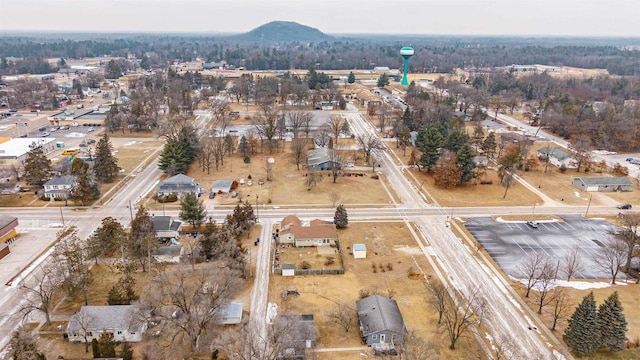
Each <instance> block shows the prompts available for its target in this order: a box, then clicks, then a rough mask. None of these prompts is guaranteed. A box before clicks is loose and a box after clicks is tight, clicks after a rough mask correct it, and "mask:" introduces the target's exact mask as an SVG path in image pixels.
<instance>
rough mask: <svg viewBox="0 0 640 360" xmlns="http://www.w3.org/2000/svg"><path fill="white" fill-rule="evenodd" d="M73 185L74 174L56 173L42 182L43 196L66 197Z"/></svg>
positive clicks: (74, 181) (50, 197)
mask: <svg viewBox="0 0 640 360" xmlns="http://www.w3.org/2000/svg"><path fill="white" fill-rule="evenodd" d="M74 186H76V176H75V175H56V176H54V177H53V178H52V179H51V180H49V181H47V182H46V183H45V184H44V196H46V197H48V198H49V199H68V198H69V193H70V192H71V190H72V189H73V187H74Z"/></svg>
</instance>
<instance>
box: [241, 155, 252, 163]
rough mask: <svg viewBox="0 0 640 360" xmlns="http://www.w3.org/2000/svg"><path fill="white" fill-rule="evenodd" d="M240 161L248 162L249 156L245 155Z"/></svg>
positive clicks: (249, 160)
mask: <svg viewBox="0 0 640 360" xmlns="http://www.w3.org/2000/svg"><path fill="white" fill-rule="evenodd" d="M242 161H244V163H245V164H248V163H250V162H251V158H250V157H249V156H245V157H244V158H243V159H242Z"/></svg>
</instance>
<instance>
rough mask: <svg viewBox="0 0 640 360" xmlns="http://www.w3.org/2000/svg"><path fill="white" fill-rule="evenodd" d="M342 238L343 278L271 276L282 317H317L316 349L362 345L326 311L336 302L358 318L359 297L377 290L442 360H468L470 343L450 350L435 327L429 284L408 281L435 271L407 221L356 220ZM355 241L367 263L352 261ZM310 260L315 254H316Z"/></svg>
mask: <svg viewBox="0 0 640 360" xmlns="http://www.w3.org/2000/svg"><path fill="white" fill-rule="evenodd" d="M339 238H340V246H341V248H342V251H343V260H344V266H345V274H344V275H325V276H295V277H282V276H278V275H273V276H271V277H270V285H269V286H270V289H271V291H270V293H269V300H270V301H271V302H274V303H276V304H277V306H278V312H279V313H292V314H308V313H310V314H314V316H315V321H316V328H317V330H318V336H319V337H318V340H317V343H318V348H334V347H357V346H362V345H361V339H360V333H359V331H358V329H357V326H356V327H353V328H352V329H351V330H350V331H349V332H346V333H345V332H344V330H343V329H342V328H340V327H338V326H336V324H335V321H333V320H331V319H330V318H329V317H328V313H329V311H330V310H331V309H332V307H333V306H335V305H336V304H337V303H345V304H347V306H349V308H351V309H352V311H353V316H357V315H356V313H355V301H356V300H357V299H359V292H360V290H361V289H373V288H376V289H378V291H379V293H381V294H383V295H386V294H392V295H393V298H394V299H395V300H396V301H397V302H398V306H399V307H400V311H401V312H402V315H403V318H404V320H405V323H406V325H407V328H408V329H409V331H410V332H412V331H414V332H415V334H416V336H418V337H420V338H422V339H424V340H434V342H435V343H436V344H437V346H438V349H437V351H438V352H439V354H440V355H441V357H442V358H444V359H459V358H464V357H465V355H468V354H470V352H472V351H473V349H475V343H474V342H473V341H472V340H470V339H464V340H462V343H460V349H459V350H455V351H450V350H448V343H447V342H446V339H444V338H443V337H442V336H441V332H440V330H439V329H438V328H437V326H436V322H437V312H436V311H435V310H434V309H433V308H432V307H431V306H430V305H429V303H428V298H429V290H428V289H427V286H426V283H425V280H424V279H423V278H422V277H418V278H417V279H410V278H409V272H410V269H412V271H418V269H421V270H422V271H424V272H425V275H426V276H427V277H431V276H432V270H431V268H430V266H429V263H428V261H427V259H426V258H425V257H424V254H422V252H421V250H420V248H419V247H418V246H417V245H416V242H415V240H414V239H413V236H412V234H411V233H410V232H409V230H408V229H407V227H406V225H405V223H404V222H377V223H367V222H353V223H351V224H350V225H349V227H348V228H347V229H343V230H339ZM354 243H364V244H365V245H366V246H367V258H366V259H354V258H353V256H352V255H349V249H352V248H353V244H354ZM306 251H307V250H305V252H306ZM305 255H306V254H303V257H304V256H305ZM308 256H311V257H315V256H316V255H315V252H312V254H309V255H308ZM374 267H375V271H374ZM284 288H296V289H297V290H298V291H299V292H300V296H299V297H289V298H288V299H287V300H282V298H281V292H282V289H284ZM317 358H318V359H322V360H333V359H359V358H362V357H361V355H360V352H358V351H355V352H354V351H352V352H327V353H318V354H317Z"/></svg>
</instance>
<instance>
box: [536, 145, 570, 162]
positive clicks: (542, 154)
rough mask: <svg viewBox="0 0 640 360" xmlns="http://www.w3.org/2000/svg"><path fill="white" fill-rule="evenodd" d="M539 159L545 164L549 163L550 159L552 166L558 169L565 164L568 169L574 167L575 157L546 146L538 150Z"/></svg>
mask: <svg viewBox="0 0 640 360" xmlns="http://www.w3.org/2000/svg"><path fill="white" fill-rule="evenodd" d="M538 158H539V159H541V160H542V161H543V162H544V161H547V158H548V159H549V163H550V164H553V165H555V166H558V167H560V166H562V165H563V164H564V166H566V167H574V165H573V164H572V162H573V155H571V154H570V153H568V152H566V151H564V150H562V149H560V148H553V147H552V148H550V147H548V146H545V147H543V148H541V149H540V150H538Z"/></svg>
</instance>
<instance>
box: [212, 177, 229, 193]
mask: <svg viewBox="0 0 640 360" xmlns="http://www.w3.org/2000/svg"><path fill="white" fill-rule="evenodd" d="M232 186H233V180H216V181H214V182H213V183H212V184H211V192H212V193H214V194H228V193H229V192H231V188H232Z"/></svg>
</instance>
